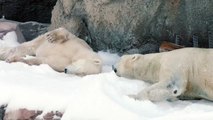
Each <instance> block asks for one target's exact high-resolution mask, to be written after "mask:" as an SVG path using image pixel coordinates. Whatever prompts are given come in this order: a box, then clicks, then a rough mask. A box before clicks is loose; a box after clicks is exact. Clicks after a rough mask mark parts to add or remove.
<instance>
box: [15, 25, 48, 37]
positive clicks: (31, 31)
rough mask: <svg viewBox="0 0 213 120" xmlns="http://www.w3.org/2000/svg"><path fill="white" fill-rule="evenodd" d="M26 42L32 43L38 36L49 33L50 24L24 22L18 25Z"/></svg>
mask: <svg viewBox="0 0 213 120" xmlns="http://www.w3.org/2000/svg"><path fill="white" fill-rule="evenodd" d="M18 26H19V28H20V30H21V32H22V34H23V36H24V38H25V39H26V41H30V40H32V39H34V38H36V37H37V36H39V35H41V34H44V33H46V32H47V31H48V27H49V24H44V23H38V22H32V21H31V22H24V23H19V24H18Z"/></svg>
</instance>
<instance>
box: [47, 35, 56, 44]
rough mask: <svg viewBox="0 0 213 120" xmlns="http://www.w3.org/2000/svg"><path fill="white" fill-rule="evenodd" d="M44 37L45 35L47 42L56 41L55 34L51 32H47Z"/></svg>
mask: <svg viewBox="0 0 213 120" xmlns="http://www.w3.org/2000/svg"><path fill="white" fill-rule="evenodd" d="M45 37H46V40H47V41H48V42H49V43H55V42H56V41H57V39H56V35H55V34H53V33H48V34H47V35H46V36H45Z"/></svg>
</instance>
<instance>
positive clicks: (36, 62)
mask: <svg viewBox="0 0 213 120" xmlns="http://www.w3.org/2000/svg"><path fill="white" fill-rule="evenodd" d="M42 61H43V60H42V58H30V59H23V58H22V59H19V60H17V62H23V63H26V64H28V65H40V64H42V63H43V62H42Z"/></svg>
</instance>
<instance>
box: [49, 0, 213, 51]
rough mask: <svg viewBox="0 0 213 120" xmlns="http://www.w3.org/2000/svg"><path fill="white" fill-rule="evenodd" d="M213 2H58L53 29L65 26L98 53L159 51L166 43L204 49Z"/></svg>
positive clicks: (211, 22) (212, 17) (212, 22)
mask: <svg viewBox="0 0 213 120" xmlns="http://www.w3.org/2000/svg"><path fill="white" fill-rule="evenodd" d="M212 11H213V1H212V0H58V1H57V3H56V6H55V7H54V10H53V11H52V19H51V22H52V25H51V27H50V30H51V29H54V28H57V27H60V26H64V27H66V28H67V29H68V30H70V31H71V32H73V33H74V34H76V35H77V36H79V37H81V38H83V39H84V40H85V41H87V42H88V43H89V44H90V45H91V46H92V47H93V48H94V49H95V50H111V51H114V52H119V53H125V52H128V53H135V52H139V53H150V52H156V51H158V47H159V44H160V43H161V41H162V40H167V41H172V42H174V38H175V35H180V39H181V40H182V41H181V42H180V43H181V44H182V45H185V46H191V45H192V38H191V37H192V35H193V34H196V36H198V39H199V40H200V41H199V44H200V47H202V46H205V45H206V44H207V43H208V41H207V40H208V39H207V38H208V34H207V33H208V31H212V30H213V13H212Z"/></svg>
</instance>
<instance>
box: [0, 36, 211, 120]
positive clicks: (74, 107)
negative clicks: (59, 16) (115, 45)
mask: <svg viewBox="0 0 213 120" xmlns="http://www.w3.org/2000/svg"><path fill="white" fill-rule="evenodd" d="M8 39H10V40H14V43H13V42H11V41H10V42H9V43H7V41H8ZM15 40H16V38H14V36H13V35H8V38H7V39H4V42H2V41H1V43H0V44H1V45H5V46H6V45H17V42H16V41H15ZM98 54H99V55H100V56H101V57H102V58H103V60H104V67H103V73H101V74H97V75H88V76H85V77H78V76H75V75H67V74H64V73H58V72H56V71H54V70H53V69H52V68H50V67H49V66H48V65H45V64H43V65H40V66H28V65H26V64H24V63H11V64H9V63H6V62H4V61H0V68H1V69H0V105H2V104H8V107H7V111H10V110H14V109H18V108H27V109H33V110H42V111H46V112H49V111H53V110H55V111H61V112H63V113H64V115H63V117H62V120H70V119H72V120H201V119H202V120H212V119H213V105H212V102H209V101H205V100H199V101H196V100H190V101H180V100H179V101H175V102H167V101H164V102H158V103H153V102H151V101H148V100H146V101H137V100H134V99H132V98H129V97H128V96H127V95H129V94H136V93H137V92H139V91H140V90H142V89H144V88H145V87H147V86H149V84H147V83H145V82H143V81H140V80H130V79H126V78H122V77H117V76H116V75H115V73H114V72H112V70H111V65H113V64H114V63H115V62H116V61H117V60H119V56H118V55H116V54H110V53H108V52H99V53H98ZM43 114H44V113H43Z"/></svg>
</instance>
